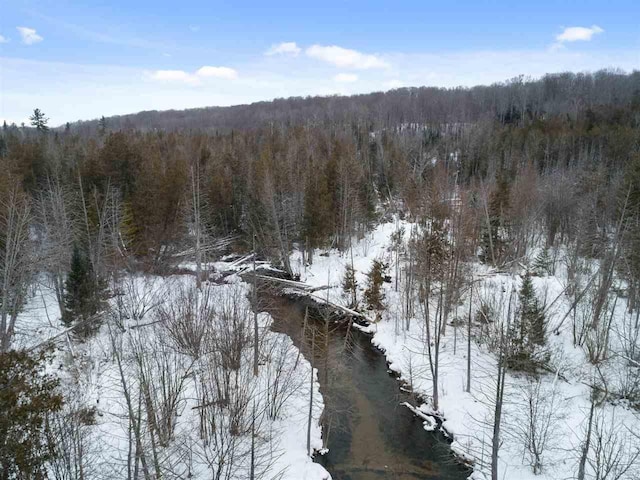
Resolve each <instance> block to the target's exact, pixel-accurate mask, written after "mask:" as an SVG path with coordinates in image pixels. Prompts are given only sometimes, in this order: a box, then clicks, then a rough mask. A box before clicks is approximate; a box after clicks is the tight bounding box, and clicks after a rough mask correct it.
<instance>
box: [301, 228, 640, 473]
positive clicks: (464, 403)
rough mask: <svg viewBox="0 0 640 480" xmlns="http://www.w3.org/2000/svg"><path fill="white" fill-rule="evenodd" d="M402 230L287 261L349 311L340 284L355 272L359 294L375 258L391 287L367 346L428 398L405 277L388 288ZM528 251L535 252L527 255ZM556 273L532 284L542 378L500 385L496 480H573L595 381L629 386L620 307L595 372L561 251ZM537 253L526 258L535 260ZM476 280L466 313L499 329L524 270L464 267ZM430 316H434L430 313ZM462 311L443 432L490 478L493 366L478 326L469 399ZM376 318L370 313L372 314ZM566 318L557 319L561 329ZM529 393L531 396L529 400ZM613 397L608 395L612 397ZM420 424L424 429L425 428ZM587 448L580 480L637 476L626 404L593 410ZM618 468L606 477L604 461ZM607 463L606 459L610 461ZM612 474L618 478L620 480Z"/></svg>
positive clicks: (453, 339)
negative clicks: (405, 298) (490, 313)
mask: <svg viewBox="0 0 640 480" xmlns="http://www.w3.org/2000/svg"><path fill="white" fill-rule="evenodd" d="M399 227H404V232H405V241H406V240H407V238H408V235H409V231H410V229H411V224H409V223H406V222H403V221H397V222H396V221H392V222H387V223H382V224H380V225H378V226H377V227H376V228H375V229H374V230H373V231H372V232H369V233H367V234H366V235H365V237H364V238H362V239H361V240H359V241H358V242H356V243H355V244H354V245H353V248H352V249H351V250H350V251H348V252H344V253H340V252H338V251H336V250H331V251H328V252H322V254H320V253H321V252H316V254H315V255H314V259H313V264H312V265H306V264H305V263H304V262H303V259H302V256H301V253H300V252H294V253H293V254H292V257H291V265H292V268H294V270H295V271H296V273H299V274H300V280H301V281H302V282H305V283H307V284H310V285H313V286H317V287H320V286H323V285H330V288H329V289H328V290H323V291H322V292H321V293H322V296H323V297H325V296H326V297H325V298H328V299H329V300H330V301H332V302H334V303H339V304H342V305H346V304H347V300H346V299H345V298H344V297H343V292H342V288H341V280H342V278H343V276H344V272H345V268H346V267H347V265H351V264H352V265H353V266H354V269H355V271H356V279H357V282H358V285H359V289H360V295H362V290H363V289H364V286H365V284H366V273H367V272H368V271H369V270H370V268H371V265H372V263H373V261H374V260H375V259H381V260H384V261H385V262H388V264H389V274H390V275H391V279H392V281H391V283H385V284H384V292H385V296H386V304H387V308H386V310H385V312H384V314H383V317H382V320H381V321H379V322H378V323H373V324H372V325H371V326H370V327H369V331H370V332H371V333H372V334H373V336H372V342H373V343H374V344H375V345H376V346H378V347H379V348H380V349H381V350H383V351H384V352H385V355H386V357H387V361H388V362H389V364H390V368H391V369H393V370H394V371H396V372H398V373H399V374H400V375H401V377H402V378H403V379H404V380H405V381H407V382H408V383H409V384H410V385H411V386H412V387H413V389H414V391H416V392H418V393H420V394H422V395H423V397H424V398H430V397H431V393H432V380H431V374H430V368H429V361H428V356H427V351H426V343H425V338H426V335H425V327H424V319H421V318H420V310H419V309H418V308H416V310H415V312H416V313H415V316H414V317H413V318H410V322H409V325H408V326H407V322H406V321H405V320H404V313H403V306H402V304H403V302H402V293H401V291H402V278H400V282H399V283H400V285H399V287H398V291H396V290H395V274H396V272H400V275H402V272H403V269H402V264H403V262H404V259H403V257H402V256H400V258H399V263H400V265H399V267H400V268H398V269H397V270H396V268H395V252H393V250H392V247H391V236H392V234H394V232H396V231H397V229H398V228H399ZM533 253H535V251H534V252H533ZM558 254H559V258H558V260H557V261H556V270H555V275H548V276H544V277H534V278H533V281H534V285H535V288H536V291H537V295H538V297H539V298H540V299H541V300H544V301H545V303H546V304H547V305H548V306H549V309H548V311H547V322H548V326H547V332H548V335H547V336H548V351H549V353H550V359H549V362H548V365H549V366H550V371H549V373H546V374H543V375H541V376H540V377H539V380H536V379H535V378H533V377H530V376H526V375H524V374H515V373H513V372H509V373H508V374H507V377H506V386H505V405H504V415H503V421H502V432H503V433H502V435H501V440H502V443H501V447H500V452H499V464H500V468H499V476H500V478H504V479H511V480H519V479H522V480H529V479H533V478H538V479H548V480H557V479H569V478H577V471H578V463H579V457H580V454H581V449H582V445H583V442H584V440H585V438H586V430H587V424H588V419H589V413H590V405H591V402H590V387H589V385H590V384H592V383H594V379H596V378H600V374H602V376H603V377H604V378H607V379H608V382H610V385H611V387H612V388H615V387H617V386H619V385H618V384H620V385H622V384H623V383H624V382H625V381H628V377H629V375H627V373H629V369H630V368H631V367H630V366H629V364H628V362H626V360H625V359H623V358H621V357H620V356H618V355H615V353H614V352H616V351H618V347H619V346H620V345H619V344H620V342H621V341H623V340H621V339H624V336H623V335H622V334H619V333H620V332H622V331H623V328H622V325H623V324H624V323H625V322H628V321H629V320H630V317H629V315H628V314H627V313H626V301H625V299H624V298H619V299H617V300H616V301H615V302H614V304H613V307H612V309H611V315H612V318H613V322H612V328H611V334H610V342H611V351H610V354H609V357H608V360H606V361H605V362H602V363H601V364H600V367H599V369H600V372H598V371H597V369H596V368H595V367H594V366H593V365H592V364H591V363H589V361H588V359H587V356H586V353H585V351H584V350H583V348H582V347H576V346H574V344H573V340H572V338H573V336H572V328H573V327H572V320H571V318H565V317H566V315H565V314H566V313H567V312H568V311H569V310H570V299H569V298H568V297H567V296H566V295H565V294H564V293H563V289H564V286H565V285H566V278H567V272H566V268H565V267H564V263H563V261H562V256H563V255H564V252H563V251H559V252H558ZM533 257H534V255H532V258H533ZM469 267H470V271H471V272H473V275H474V279H475V287H474V289H475V291H474V294H473V300H472V302H473V304H472V305H471V311H472V312H474V314H475V312H476V311H477V310H478V308H479V307H480V305H481V303H489V304H491V305H493V307H494V309H495V313H496V317H497V321H496V324H499V323H500V321H504V319H505V318H506V314H507V312H506V310H507V307H506V305H507V303H508V298H509V295H510V292H511V291H512V290H513V291H514V292H515V293H516V294H517V292H518V290H519V288H520V285H521V282H522V277H521V274H522V273H523V272H522V270H520V271H515V272H513V273H509V274H505V273H495V272H492V271H491V270H490V269H488V268H487V267H485V266H483V265H481V264H472V265H470V266H469ZM434 310H435V309H434ZM468 310H469V295H468V294H467V295H466V296H463V298H462V300H461V303H460V305H459V306H458V310H456V312H454V313H453V315H452V316H451V318H450V320H453V319H454V318H461V319H462V320H463V321H462V322H453V325H452V324H451V323H452V322H450V324H449V325H448V326H447V327H446V331H445V335H444V338H443V340H442V344H441V352H440V375H439V377H440V381H439V391H440V394H439V405H440V407H439V412H437V414H438V416H440V417H442V418H443V419H444V422H443V425H444V427H445V428H446V430H447V431H448V432H450V433H451V434H453V436H454V443H453V448H454V450H455V451H456V452H458V454H460V455H462V456H465V457H469V458H471V459H473V460H474V462H475V471H474V473H473V474H472V478H474V479H485V478H490V470H489V468H490V459H491V438H492V429H493V416H494V413H493V412H494V402H493V400H492V399H493V398H494V397H495V391H496V376H497V359H496V355H495V354H494V353H492V352H491V351H490V350H489V348H488V347H487V345H486V342H485V341H483V339H482V338H481V337H482V333H481V330H480V328H481V327H480V326H479V325H478V324H475V325H474V327H473V333H472V342H471V373H472V375H471V391H470V392H469V393H467V392H466V391H465V390H466V383H467V334H466V324H465V323H466V318H467V312H468ZM372 316H373V315H372ZM563 319H564V321H563ZM532 392H533V393H535V394H533V393H532ZM531 398H536V399H538V400H539V402H538V403H537V404H536V405H537V406H536V408H537V410H536V411H537V418H538V420H536V421H538V422H542V420H540V419H544V422H543V423H544V425H545V427H546V430H545V436H544V441H545V445H546V448H544V449H543V453H542V472H541V473H539V474H538V475H534V473H533V471H532V467H531V466H530V465H531V464H532V461H531V457H530V454H529V453H528V450H527V448H526V443H527V442H528V441H530V437H529V436H528V435H527V432H528V428H527V426H528V424H529V422H530V421H531V418H532V415H529V414H528V413H527V412H529V411H530V406H531V403H530V400H531ZM611 398H614V397H613V396H611V397H610V399H611ZM418 407H419V408H420V409H421V410H423V411H425V412H430V413H433V410H432V407H431V405H429V404H426V405H421V406H418ZM426 426H427V425H426ZM592 430H593V432H592V435H591V450H590V453H589V456H588V458H587V464H586V468H585V478H586V479H599V480H604V479H607V478H616V479H619V480H623V479H627V480H631V479H638V478H640V460H639V459H638V457H637V455H638V448H639V446H640V439H639V438H638V437H635V436H634V433H637V432H640V416H639V415H638V412H637V411H635V410H633V409H631V408H629V407H628V406H627V405H626V404H625V403H624V402H621V401H617V402H615V401H612V400H608V401H606V402H604V403H603V404H602V405H598V406H597V407H596V409H595V412H594V421H593V429H592ZM615 458H617V459H618V466H617V467H616V468H614V469H612V471H610V472H609V473H606V474H605V470H606V469H605V468H604V466H603V464H602V461H603V460H604V461H606V462H609V463H616V462H615V460H614V459H615ZM607 459H608V460H607ZM618 475H619V476H618Z"/></svg>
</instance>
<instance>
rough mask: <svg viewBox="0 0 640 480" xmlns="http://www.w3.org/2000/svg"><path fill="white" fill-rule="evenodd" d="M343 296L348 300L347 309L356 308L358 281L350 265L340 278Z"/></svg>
mask: <svg viewBox="0 0 640 480" xmlns="http://www.w3.org/2000/svg"><path fill="white" fill-rule="evenodd" d="M342 292H343V295H344V296H345V297H346V298H347V299H349V308H351V309H356V308H358V281H357V280H356V272H355V270H354V269H353V267H352V266H351V265H347V267H346V269H345V272H344V277H343V278H342Z"/></svg>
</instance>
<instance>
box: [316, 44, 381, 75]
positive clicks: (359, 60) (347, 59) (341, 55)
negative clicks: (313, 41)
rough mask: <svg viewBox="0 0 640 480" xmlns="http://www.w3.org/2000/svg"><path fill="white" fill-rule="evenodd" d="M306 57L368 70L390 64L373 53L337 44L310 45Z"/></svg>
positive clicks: (343, 66)
mask: <svg viewBox="0 0 640 480" xmlns="http://www.w3.org/2000/svg"><path fill="white" fill-rule="evenodd" d="M305 53H306V54H307V56H308V57H311V58H315V59H316V60H322V61H323V62H327V63H331V64H333V65H335V66H336V67H342V68H355V69H358V70H368V69H371V68H390V65H389V64H388V63H387V62H385V61H384V60H382V59H381V58H379V57H377V56H375V55H369V54H365V53H361V52H358V51H357V50H350V49H348V48H342V47H338V46H337V45H329V46H324V45H312V46H310V47H309V48H307V51H306V52H305Z"/></svg>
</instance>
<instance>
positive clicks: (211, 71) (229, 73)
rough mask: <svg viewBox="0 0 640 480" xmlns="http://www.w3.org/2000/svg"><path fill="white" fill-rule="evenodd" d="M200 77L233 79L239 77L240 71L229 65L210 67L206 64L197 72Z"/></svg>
mask: <svg viewBox="0 0 640 480" xmlns="http://www.w3.org/2000/svg"><path fill="white" fill-rule="evenodd" d="M196 75H197V76H199V77H207V78H224V79H227V80H233V79H236V78H238V72H237V71H235V70H234V69H233V68H229V67H210V66H207V65H205V66H204V67H201V68H199V69H198V71H197V72H196Z"/></svg>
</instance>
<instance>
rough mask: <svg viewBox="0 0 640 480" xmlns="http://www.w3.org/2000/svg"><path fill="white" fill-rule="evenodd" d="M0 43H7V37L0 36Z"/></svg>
mask: <svg viewBox="0 0 640 480" xmlns="http://www.w3.org/2000/svg"><path fill="white" fill-rule="evenodd" d="M0 43H9V39H8V38H7V37H4V36H2V35H0Z"/></svg>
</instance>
